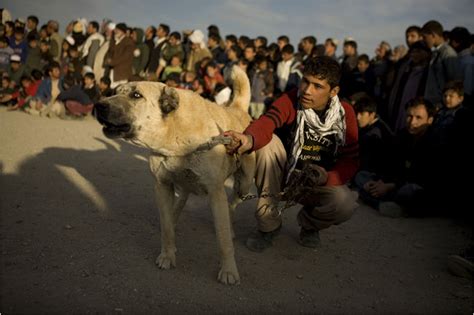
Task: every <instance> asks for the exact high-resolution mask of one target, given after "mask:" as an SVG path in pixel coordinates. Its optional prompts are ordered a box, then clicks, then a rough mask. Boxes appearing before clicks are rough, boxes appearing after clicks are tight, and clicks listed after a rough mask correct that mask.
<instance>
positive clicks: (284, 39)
mask: <svg viewBox="0 0 474 315" xmlns="http://www.w3.org/2000/svg"><path fill="white" fill-rule="evenodd" d="M279 40H281V41H282V42H285V43H287V44H288V43H289V42H290V38H289V37H288V36H286V35H281V36H278V38H277V41H279Z"/></svg>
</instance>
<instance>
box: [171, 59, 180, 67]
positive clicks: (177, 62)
mask: <svg viewBox="0 0 474 315" xmlns="http://www.w3.org/2000/svg"><path fill="white" fill-rule="evenodd" d="M180 65H181V60H180V59H179V57H173V58H171V66H173V67H178V66H180Z"/></svg>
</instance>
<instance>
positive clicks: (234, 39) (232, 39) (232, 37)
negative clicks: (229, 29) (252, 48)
mask: <svg viewBox="0 0 474 315" xmlns="http://www.w3.org/2000/svg"><path fill="white" fill-rule="evenodd" d="M225 40H228V41H229V42H232V43H234V45H235V44H237V36H235V35H234V34H229V35H226V37H225Z"/></svg>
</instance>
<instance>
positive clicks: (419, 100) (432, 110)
mask: <svg viewBox="0 0 474 315" xmlns="http://www.w3.org/2000/svg"><path fill="white" fill-rule="evenodd" d="M420 105H421V106H424V107H425V109H426V112H427V113H428V117H434V116H435V115H436V112H437V110H436V106H434V105H433V103H431V102H430V101H428V100H427V99H425V98H423V97H421V96H418V97H415V98H413V99H412V100H410V101H409V102H408V103H407V104H406V106H405V109H406V110H407V111H408V109H409V108H412V107H416V106H420Z"/></svg>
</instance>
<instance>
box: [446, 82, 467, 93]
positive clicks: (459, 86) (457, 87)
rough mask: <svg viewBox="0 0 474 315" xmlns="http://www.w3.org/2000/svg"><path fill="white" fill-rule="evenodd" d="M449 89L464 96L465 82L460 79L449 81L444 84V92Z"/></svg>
mask: <svg viewBox="0 0 474 315" xmlns="http://www.w3.org/2000/svg"><path fill="white" fill-rule="evenodd" d="M448 90H451V91H454V92H456V93H457V94H458V95H459V96H464V84H463V82H462V81H459V80H453V81H449V82H448V83H446V85H445V86H444V89H443V93H445V92H446V91H448Z"/></svg>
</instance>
